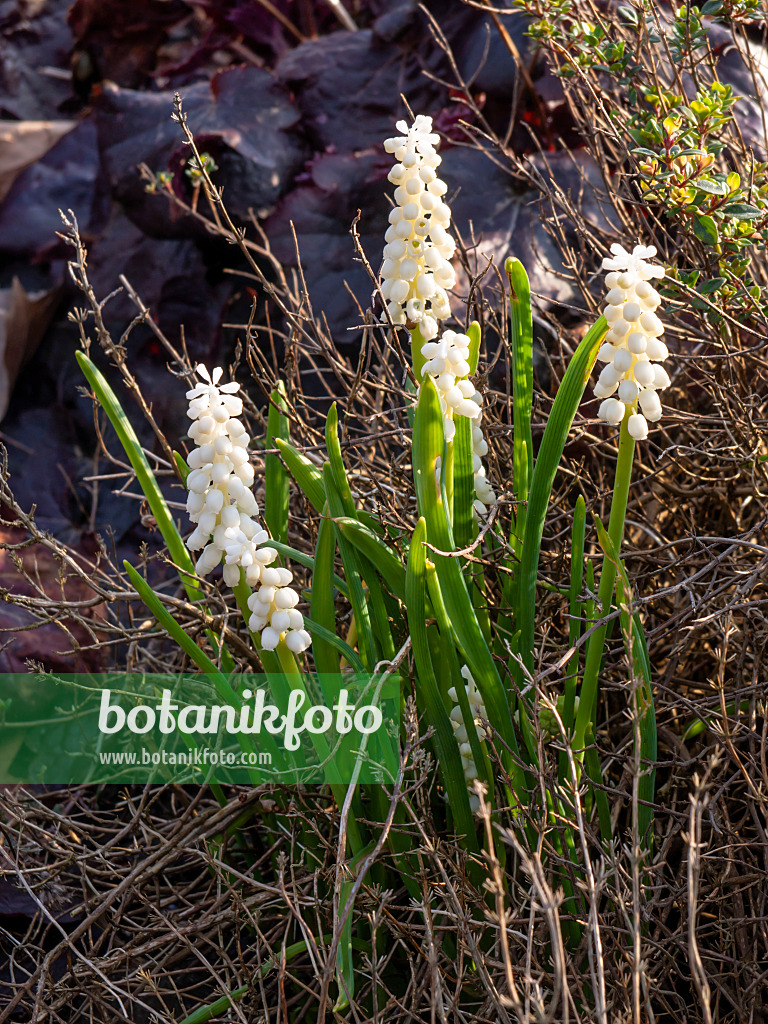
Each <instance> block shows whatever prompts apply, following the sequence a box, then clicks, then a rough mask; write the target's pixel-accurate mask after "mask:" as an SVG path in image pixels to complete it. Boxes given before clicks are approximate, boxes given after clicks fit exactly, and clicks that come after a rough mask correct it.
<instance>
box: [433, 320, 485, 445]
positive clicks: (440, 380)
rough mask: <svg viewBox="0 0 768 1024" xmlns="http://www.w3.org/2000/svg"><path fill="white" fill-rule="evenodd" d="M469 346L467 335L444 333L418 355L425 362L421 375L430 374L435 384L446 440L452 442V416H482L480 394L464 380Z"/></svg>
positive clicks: (453, 425) (454, 430) (453, 428)
mask: <svg viewBox="0 0 768 1024" xmlns="http://www.w3.org/2000/svg"><path fill="white" fill-rule="evenodd" d="M469 344H470V342H469V338H468V337H467V335H466V334H458V333H457V332H456V331H443V336H442V338H441V339H440V340H439V341H428V342H426V344H424V345H422V346H421V354H422V355H423V356H424V358H425V359H426V362H425V363H424V366H423V367H422V370H421V374H422V376H426V374H430V376H431V377H432V379H433V380H434V382H435V387H436V388H437V394H438V397H439V399H440V407H441V409H442V410H443V427H444V429H445V439H446V441H452V440H453V438H454V435H455V433H456V425H455V423H454V422H453V416H454V413H455V414H456V415H458V416H468V417H469V419H471V420H477V421H479V419H480V417H481V415H482V404H483V398H482V395H481V394H480V392H479V391H478V390H477V388H476V387H475V385H474V384H473V383H472V381H470V380H467V375H468V373H469Z"/></svg>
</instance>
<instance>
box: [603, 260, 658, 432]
mask: <svg viewBox="0 0 768 1024" xmlns="http://www.w3.org/2000/svg"><path fill="white" fill-rule="evenodd" d="M611 252H612V253H613V259H611V258H609V257H606V258H605V259H604V260H603V270H607V271H609V273H608V274H607V275H606V278H605V285H606V288H607V294H606V296H605V303H606V305H605V309H604V310H603V313H604V315H605V319H606V320H607V321H608V325H609V330H608V333H607V334H606V339H605V343H604V345H603V346H602V348H601V349H600V351H599V352H598V354H597V358H598V359H599V360H600V361H601V362H603V363H605V364H606V365H605V366H604V367H603V370H602V372H601V373H600V376H599V377H598V381H597V384H596V385H595V397H596V398H602V399H603V402H602V404H601V405H600V408H599V409H598V412H597V415H598V416H599V418H600V419H601V420H604V421H605V422H606V423H610V424H612V425H613V426H617V425H618V424H619V423H621V421H622V420H623V419H624V416H625V414H626V409H627V407H628V406H631V407H632V412H631V415H630V417H629V419H628V421H627V429H628V431H629V434H630V436H631V437H633V438H634V439H635V440H636V441H642V440H644V439H645V438H646V437H647V436H648V421H649V420H650V421H651V422H652V423H655V422H656V421H657V420H659V419H661V402H660V401H659V395H658V392H659V391H662V390H663V389H664V388H667V387H669V384H670V380H669V375H668V374H667V371H666V370H665V369H664V367H663V366H660V365H659V364H660V363H662V362H663V361H664V360H665V359H666V358H667V356H668V355H669V349H668V348H667V346H666V345H665V344H664V342H663V341H662V340H661V335H662V334H663V333H664V325H663V324H662V322H661V320H660V319H659V318H658V316H657V315H656V309H657V308H658V307H659V304H660V303H661V297H660V295H659V293H658V292H657V291H656V289H655V288H654V287H653V286H652V285H651V283H650V282H651V281H652V280H653V279H654V278H662V277H664V268H663V267H660V266H657V265H656V264H653V263H648V262H647V260H648V258H649V257H653V256H655V255H656V249H655V247H654V246H652V245H649V246H645V245H636V246H635V248H634V249H633V251H632V252H631V253H629V252H627V251H626V249H624V248H623V247H622V246H620V245H612V246H611ZM616 392H618V397H616V398H613V397H611V396H613V395H614V394H615V393H616ZM638 402H639V405H640V410H641V411H640V412H638V408H637V406H638Z"/></svg>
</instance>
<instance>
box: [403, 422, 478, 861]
mask: <svg viewBox="0 0 768 1024" xmlns="http://www.w3.org/2000/svg"><path fill="white" fill-rule="evenodd" d="M417 419H418V416H417ZM426 539H427V524H426V522H425V520H424V519H423V518H422V519H419V521H418V523H417V524H416V529H415V530H414V531H413V537H412V538H411V546H410V550H409V553H408V568H407V570H406V576H405V593H406V597H405V606H406V609H407V612H408V626H409V632H410V636H411V649H412V650H413V657H414V661H415V662H416V672H417V686H418V688H419V695H420V697H421V699H422V700H423V703H424V707H425V709H426V713H427V720H428V723H429V725H431V726H432V728H433V729H434V730H435V733H434V736H433V743H434V745H435V750H436V752H437V758H438V762H439V768H440V774H441V776H442V778H443V782H444V784H445V789H446V792H447V794H448V800H449V801H450V805H451V811H452V812H453V817H454V821H455V823H456V830H457V832H458V833H459V834H460V835H463V836H464V837H465V838H464V840H463V842H464V845H465V846H466V847H467V848H468V849H470V850H477V848H478V847H477V836H476V834H475V822H474V819H473V817H472V811H471V810H470V807H469V796H468V793H467V783H466V780H465V778H464V771H463V769H462V767H461V755H460V754H459V747H458V744H457V743H456V737H455V736H454V735H453V728H452V727H451V722H450V719H449V717H448V712H447V711H446V708H445V704H444V702H443V698H442V696H441V694H440V689H439V687H438V685H437V680H436V678H435V672H434V669H433V667H432V656H431V654H430V651H429V640H428V638H427V626H426V614H425V605H426V592H427V564H426V562H427V560H426V549H425V547H424V542H425V540H426Z"/></svg>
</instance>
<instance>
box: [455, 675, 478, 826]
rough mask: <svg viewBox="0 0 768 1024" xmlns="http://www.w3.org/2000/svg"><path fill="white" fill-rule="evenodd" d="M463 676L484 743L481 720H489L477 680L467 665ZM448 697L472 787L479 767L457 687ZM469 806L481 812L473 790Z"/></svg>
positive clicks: (466, 773) (466, 774)
mask: <svg viewBox="0 0 768 1024" xmlns="http://www.w3.org/2000/svg"><path fill="white" fill-rule="evenodd" d="M461 674H462V676H463V677H464V679H465V680H466V685H465V687H464V688H465V690H466V691H467V700H468V701H469V707H470V710H471V711H472V717H473V719H474V722H475V727H476V729H477V738H478V739H479V740H481V741H482V740H484V739H485V738H486V733H485V729H484V728H483V725H482V721H481V718H487V715H486V713H485V705H484V704H483V698H482V697H481V696H480V691H479V690H478V688H477V685H476V684H475V680H474V679H473V678H472V673H471V672H470V671H469V668H468V666H467V665H465V666H464V668H463V669H462V670H461ZM448 696H449V697H450V698H451V700H452V701H453V702H454V704H455V707H454V708H453V710H452V711H451V725H452V726H453V735H454V736H455V737H456V741H457V742H458V744H459V753H460V754H461V766H462V768H463V769H464V778H465V779H466V780H467V782H468V783H469V784H470V786H471V784H472V782H473V781H474V779H476V778H477V765H476V764H475V762H474V758H473V757H472V747H471V745H470V743H469V734H468V733H467V727H466V725H465V724H464V717H463V715H462V713H461V705H460V704H459V703H458V697H457V695H456V687H455V686H452V687H451V688H450V690H449V691H448ZM469 806H470V808H471V809H472V813H473V814H476V813H477V812H478V811H479V810H480V800H479V799H478V797H477V796H476V795H475V793H473V792H472V791H471V789H470V793H469Z"/></svg>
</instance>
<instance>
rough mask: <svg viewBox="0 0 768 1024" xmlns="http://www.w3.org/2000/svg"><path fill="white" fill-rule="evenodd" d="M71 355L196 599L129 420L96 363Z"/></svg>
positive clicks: (185, 554)
mask: <svg viewBox="0 0 768 1024" xmlns="http://www.w3.org/2000/svg"><path fill="white" fill-rule="evenodd" d="M75 358H76V359H77V362H78V365H79V367H80V369H81V370H82V371H83V373H84V374H85V377H86V380H87V381H88V383H89V384H90V385H91V387H92V388H93V391H94V394H95V395H96V398H97V399H98V400H99V404H100V405H101V407H102V409H103V410H104V412H105V413H106V414H107V416H108V417H109V422H110V423H111V424H112V426H113V428H114V430H115V433H116V434H117V437H118V440H119V441H120V444H121V445H122V446H123V450H124V451H125V454H126V455H127V456H128V460H129V462H130V463H131V466H132V467H133V471H134V472H135V474H136V479H137V480H138V482H139V486H140V487H141V489H142V491H143V493H144V496H145V498H146V499H147V504H148V505H149V508H150V511H151V513H152V515H153V516H154V519H155V522H156V523H157V528H158V530H160V533H161V534H162V537H163V540H164V541H165V543H166V546H167V548H168V552H169V554H170V556H171V558H172V559H173V561H174V564H175V565H177V566H178V567H179V569H181V570H183V572H182V574H181V580H182V582H183V584H184V587H185V588H186V591H187V594H188V595H189V597H190V599H191V600H199V599H200V596H201V593H200V588H199V586H198V585H197V582H196V579H195V567H194V563H193V562H192V558H191V557H190V554H189V551H188V550H187V547H186V545H185V543H184V541H183V539H182V537H181V534H180V533H179V530H178V527H177V526H176V523H175V522H174V520H173V517H172V516H171V511H170V509H169V508H168V505H167V503H166V500H165V498H164V497H163V493H162V491H161V490H160V487H159V485H158V483H157V479H156V478H155V474H154V473H153V472H152V470H151V468H150V465H149V463H148V462H147V457H146V455H145V454H144V452H143V451H142V449H141V444H140V443H139V439H138V437H137V436H136V432H135V431H134V429H133V427H132V426H131V421H130V420H129V419H128V417H127V416H126V415H125V412H124V411H123V407H122V406H121V405H120V402H119V401H118V399H117V396H116V395H115V393H114V391H113V390H112V388H111V387H110V386H109V384H108V383H107V381H106V379H105V378H104V376H103V374H102V373H101V371H100V370H99V369H98V368H97V367H96V365H95V364H94V363H93V362H92V361H91V360H90V359H89V358H88V356H87V355H86V354H85V353H84V352H75Z"/></svg>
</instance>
